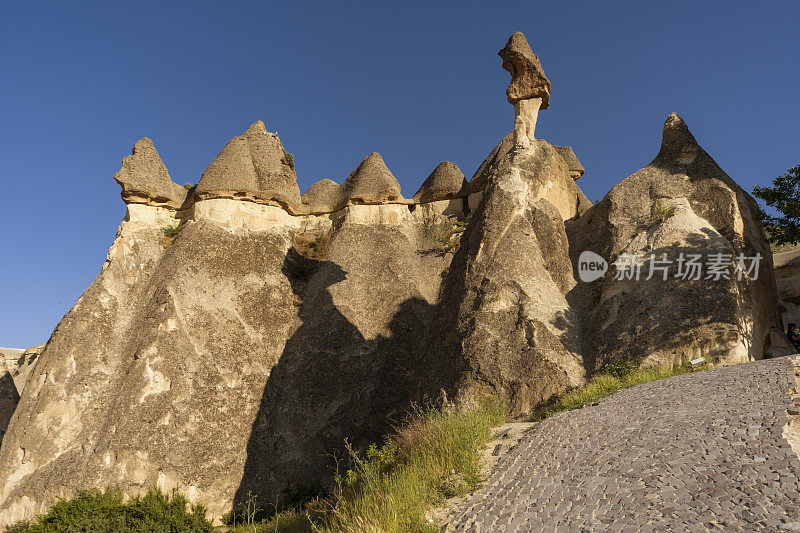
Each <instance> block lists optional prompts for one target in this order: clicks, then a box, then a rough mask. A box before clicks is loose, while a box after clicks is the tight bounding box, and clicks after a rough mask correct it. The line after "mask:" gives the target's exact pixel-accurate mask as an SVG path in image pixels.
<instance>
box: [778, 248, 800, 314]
mask: <svg viewBox="0 0 800 533" xmlns="http://www.w3.org/2000/svg"><path fill="white" fill-rule="evenodd" d="M773 260H774V262H775V281H776V285H777V289H778V301H779V303H780V308H781V315H782V317H783V324H784V326H786V325H788V324H800V250H791V251H789V252H784V253H780V254H775V255H774V256H773Z"/></svg>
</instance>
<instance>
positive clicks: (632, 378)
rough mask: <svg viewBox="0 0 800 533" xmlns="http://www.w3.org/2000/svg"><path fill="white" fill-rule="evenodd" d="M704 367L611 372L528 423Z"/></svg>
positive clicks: (649, 368) (542, 410) (615, 369)
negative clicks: (622, 391) (616, 393)
mask: <svg viewBox="0 0 800 533" xmlns="http://www.w3.org/2000/svg"><path fill="white" fill-rule="evenodd" d="M705 368H707V367H706V366H702V367H698V368H696V369H692V367H691V366H690V365H688V364H682V365H680V366H676V367H675V368H664V367H647V368H633V369H631V368H628V367H620V368H619V369H617V368H614V369H612V371H609V372H605V373H602V374H598V375H596V376H594V377H593V378H592V379H591V380H589V383H587V384H586V385H584V386H582V387H578V388H577V389H575V390H573V391H571V392H568V393H566V394H563V395H562V396H559V397H558V398H557V399H556V400H555V401H554V402H553V403H551V404H550V405H548V406H546V407H543V408H542V409H539V410H538V411H537V412H536V413H534V415H533V416H532V417H531V421H534V422H535V421H539V420H543V419H545V418H547V417H548V416H551V415H554V414H555V413H560V412H561V411H569V410H570V409H578V408H580V407H583V406H584V405H586V404H589V403H592V402H595V401H597V400H599V399H600V398H605V397H606V396H609V395H611V394H614V393H615V392H617V391H620V390H622V389H627V388H630V387H633V386H635V385H641V384H642V383H649V382H651V381H657V380H659V379H664V378H669V377H672V376H678V375H681V374H687V373H689V372H693V371H695V370H702V369H705Z"/></svg>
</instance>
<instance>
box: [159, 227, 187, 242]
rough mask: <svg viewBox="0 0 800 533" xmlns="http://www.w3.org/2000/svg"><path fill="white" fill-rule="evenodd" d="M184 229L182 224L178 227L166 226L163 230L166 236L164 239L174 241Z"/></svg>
mask: <svg viewBox="0 0 800 533" xmlns="http://www.w3.org/2000/svg"><path fill="white" fill-rule="evenodd" d="M182 229H183V226H182V225H180V224H179V225H177V226H164V227H163V228H161V232H162V233H163V234H164V237H167V238H169V239H174V238H175V237H177V236H178V234H179V233H180V232H181V230H182Z"/></svg>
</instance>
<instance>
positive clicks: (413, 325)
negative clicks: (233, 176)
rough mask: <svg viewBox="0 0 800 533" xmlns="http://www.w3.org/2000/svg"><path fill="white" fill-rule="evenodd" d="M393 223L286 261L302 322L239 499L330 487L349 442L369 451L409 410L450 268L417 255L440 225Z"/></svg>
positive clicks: (260, 425) (267, 402)
mask: <svg viewBox="0 0 800 533" xmlns="http://www.w3.org/2000/svg"><path fill="white" fill-rule="evenodd" d="M381 207H383V206H354V208H356V209H360V208H369V209H378V208H381ZM391 207H395V206H391ZM398 207H400V208H402V209H403V210H404V211H405V212H406V213H408V209H407V208H406V207H405V206H398ZM397 222H399V223H396V224H391V223H382V222H378V223H373V224H364V223H361V222H360V221H358V222H355V221H353V222H351V221H350V220H349V219H345V221H344V223H343V224H342V226H340V227H338V228H336V229H334V232H333V234H332V236H331V239H330V244H329V246H328V249H327V255H326V256H325V257H324V258H323V259H321V260H317V261H303V260H302V258H298V257H297V256H293V255H292V254H290V255H289V256H287V263H286V267H285V269H284V270H285V271H286V272H288V274H289V278H290V280H291V282H292V286H293V289H294V290H295V293H296V294H297V295H298V298H299V300H300V301H301V302H302V303H301V305H300V307H299V317H300V321H301V324H300V326H299V327H298V328H297V329H295V330H294V332H293V334H292V336H291V337H290V338H289V339H288V341H287V342H286V346H285V348H284V350H283V353H282V355H281V357H280V360H279V361H278V364H277V365H276V366H275V368H274V369H273V370H272V372H271V374H270V377H269V380H268V382H267V384H266V387H265V389H264V398H263V400H262V402H261V408H260V411H259V414H258V417H257V419H256V421H255V423H254V425H253V431H252V433H251V436H250V439H249V442H248V445H247V458H248V459H247V463H246V465H245V469H244V475H243V478H242V484H241V486H240V487H239V490H238V491H237V498H236V499H237V502H239V503H242V502H244V501H245V500H246V499H247V495H248V493H253V494H258V495H261V496H262V501H263V500H264V498H266V499H274V498H275V497H276V495H278V494H279V493H280V491H281V490H282V489H284V488H286V487H287V486H294V485H297V484H305V485H307V486H308V485H312V486H313V485H317V486H319V485H320V484H321V483H322V484H325V483H326V482H328V481H330V479H331V475H332V473H333V466H334V464H333V459H332V458H333V456H334V455H335V456H336V457H338V458H340V459H341V458H344V457H346V453H347V452H346V450H345V448H344V439H345V438H347V439H348V442H349V443H350V444H351V445H353V446H354V448H355V449H356V450H358V451H363V450H364V449H365V447H366V446H367V445H368V444H370V443H371V442H378V441H379V440H380V439H381V438H382V436H383V435H385V434H386V432H387V431H388V430H389V429H390V427H391V426H390V421H391V420H394V421H398V420H400V419H401V418H402V417H403V415H404V413H405V412H406V411H407V410H408V409H409V406H410V402H411V401H412V400H413V399H414V396H413V395H414V390H415V386H414V376H415V369H416V368H417V367H418V366H419V365H420V364H421V363H422V362H423V360H424V358H423V354H424V353H425V352H424V346H425V340H426V338H427V334H428V331H429V324H430V316H431V314H432V310H433V307H434V305H435V304H436V302H437V299H438V290H439V284H440V282H441V272H442V270H443V269H444V268H445V267H446V266H447V264H448V262H449V259H448V258H447V257H442V256H439V255H436V254H427V253H422V252H424V251H425V250H429V249H435V248H436V247H439V246H441V245H440V244H439V243H438V242H437V241H436V239H435V237H436V235H438V234H441V233H443V232H444V231H445V227H446V226H443V224H444V223H445V222H444V219H442V218H440V219H439V222H438V223H437V222H435V221H434V222H433V223H432V224H430V225H428V224H416V223H411V222H409V221H408V220H405V221H403V220H400V221H397Z"/></svg>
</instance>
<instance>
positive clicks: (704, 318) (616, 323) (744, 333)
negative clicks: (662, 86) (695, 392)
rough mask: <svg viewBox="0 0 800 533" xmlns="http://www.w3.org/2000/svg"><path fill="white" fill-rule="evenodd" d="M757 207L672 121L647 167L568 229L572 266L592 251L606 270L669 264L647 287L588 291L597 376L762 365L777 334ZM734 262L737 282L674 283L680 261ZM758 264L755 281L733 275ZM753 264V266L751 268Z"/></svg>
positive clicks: (618, 285)
mask: <svg viewBox="0 0 800 533" xmlns="http://www.w3.org/2000/svg"><path fill="white" fill-rule="evenodd" d="M756 211H757V207H756V203H755V201H754V200H753V198H752V197H751V196H750V195H749V194H747V193H746V192H745V191H743V190H742V189H741V188H740V187H739V186H738V185H737V184H736V183H735V182H734V181H733V180H732V179H731V178H730V177H729V176H728V175H727V174H725V172H723V171H722V169H721V168H720V167H719V166H718V165H717V164H716V163H715V162H714V160H713V159H712V158H711V157H710V156H709V155H708V154H707V153H706V152H705V151H704V150H703V149H702V148H700V146H699V145H698V144H697V141H696V140H695V138H694V137H693V136H692V134H691V133H690V132H689V129H688V127H687V126H686V123H685V122H684V121H683V120H682V119H681V118H680V117H679V116H678V115H676V114H674V113H673V114H672V115H670V116H669V117H668V118H667V120H666V123H665V124H664V130H663V141H662V144H661V150H660V151H659V153H658V155H657V156H656V158H655V159H654V160H653V161H652V162H651V163H650V164H649V165H648V166H646V167H645V168H643V169H642V170H639V171H638V172H635V173H633V174H631V175H630V176H628V177H627V178H625V179H624V180H623V181H622V182H620V183H619V184H617V185H616V186H614V188H612V189H611V191H610V192H609V193H608V194H607V195H606V196H605V198H604V199H603V201H602V202H600V203H598V204H597V205H595V206H594V207H593V208H591V209H590V210H589V211H587V212H586V213H585V214H584V215H583V216H581V217H580V219H578V220H576V221H570V222H568V223H567V228H568V235H569V236H570V252H571V254H572V256H573V260H574V261H577V254H579V253H580V252H581V251H584V250H591V251H594V252H596V253H598V254H600V255H601V256H602V257H604V258H605V259H606V260H608V261H609V263H613V262H615V261H617V260H618V259H619V258H620V257H623V258H624V257H630V256H632V255H637V254H638V255H641V256H642V257H646V258H649V256H650V254H651V253H652V254H655V255H656V257H657V258H662V257H663V254H668V257H667V259H671V260H672V264H671V268H670V270H669V272H668V275H667V280H663V276H664V274H663V271H662V270H658V271H655V270H654V275H653V277H652V278H651V279H650V280H644V278H646V277H647V276H648V274H649V270H650V267H649V264H648V265H646V266H644V267H642V269H641V272H642V276H641V277H642V278H643V279H642V280H640V281H638V282H636V281H632V280H629V279H623V280H618V279H614V278H615V276H614V275H613V271H614V269H613V268H612V269H611V270H612V274H610V275H608V276H606V278H605V279H604V280H600V281H596V282H593V283H589V284H581V290H582V291H583V293H582V294H583V295H582V297H581V298H580V300H581V301H583V302H585V303H586V304H587V305H588V307H587V309H588V310H590V311H591V324H592V331H593V332H594V336H593V341H592V345H591V350H590V353H588V354H587V360H589V361H592V363H591V365H590V368H599V367H601V366H602V365H603V364H605V363H606V362H608V361H612V360H619V359H630V358H633V359H634V360H639V361H644V362H645V363H651V364H672V363H673V362H675V361H676V360H680V358H681V356H683V357H687V356H688V357H693V356H697V355H705V356H711V357H713V358H718V359H720V360H722V361H725V362H737V361H746V360H747V359H748V358H750V359H753V358H755V359H759V358H761V357H762V354H763V353H764V349H765V348H766V343H767V338H768V335H769V332H770V329H771V328H772V327H773V326H778V327H779V326H780V317H779V314H778V305H777V300H776V294H775V277H774V272H773V269H772V258H771V253H770V250H769V246H768V245H767V243H766V240H765V238H764V232H763V230H762V228H761V225H760V224H759V223H758V222H757V220H756ZM681 253H683V254H684V255H685V256H687V257H688V254H700V255H701V257H702V262H703V263H705V262H707V260H708V258H709V257H710V256H713V254H724V255H726V256H727V258H726V259H727V260H726V263H727V265H728V267H729V268H730V272H731V276H730V279H719V280H714V279H706V276H707V272H706V271H705V270H704V271H703V273H702V279H699V280H689V281H687V280H683V279H675V276H676V275H677V274H678V264H677V260H678V257H679V256H680V254H681ZM740 254H743V255H744V256H746V257H755V256H756V255H757V254H759V255H760V256H761V258H762V259H761V261H760V267H759V273H758V277H757V279H750V278H748V277H747V276H744V277H743V278H742V279H741V280H740V279H737V276H736V275H735V274H733V267H734V266H735V265H736V257H737V256H738V255H740ZM748 265H749V263H748Z"/></svg>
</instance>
